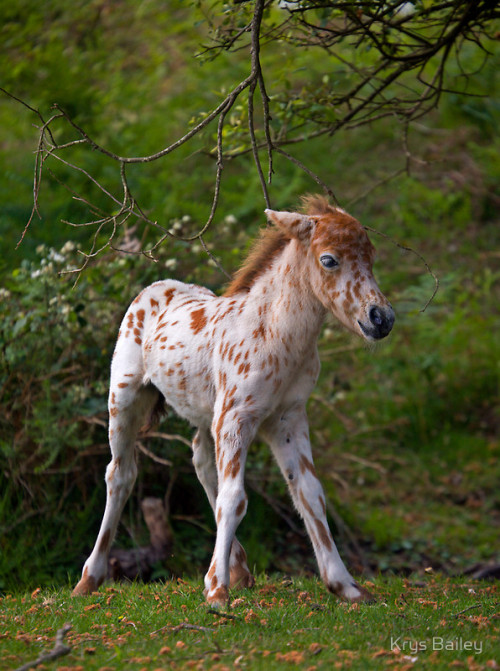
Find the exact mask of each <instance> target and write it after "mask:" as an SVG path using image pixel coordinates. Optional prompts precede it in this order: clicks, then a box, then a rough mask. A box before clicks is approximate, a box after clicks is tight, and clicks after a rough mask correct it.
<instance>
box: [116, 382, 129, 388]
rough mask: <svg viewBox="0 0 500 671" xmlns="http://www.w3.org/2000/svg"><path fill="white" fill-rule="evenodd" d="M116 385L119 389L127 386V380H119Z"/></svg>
mask: <svg viewBox="0 0 500 671" xmlns="http://www.w3.org/2000/svg"><path fill="white" fill-rule="evenodd" d="M118 386H119V387H120V389H123V388H124V387H128V382H120V383H119V384H118Z"/></svg>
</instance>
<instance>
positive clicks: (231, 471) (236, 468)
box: [224, 447, 241, 478]
mask: <svg viewBox="0 0 500 671" xmlns="http://www.w3.org/2000/svg"><path fill="white" fill-rule="evenodd" d="M240 458H241V447H240V448H238V450H237V451H236V454H235V455H234V456H233V458H232V459H231V461H229V463H228V464H227V466H226V468H225V469H224V478H228V477H229V476H231V477H232V478H235V477H236V476H237V475H238V473H239V472H240V469H241V463H240Z"/></svg>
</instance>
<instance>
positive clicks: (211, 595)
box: [205, 586, 229, 608]
mask: <svg viewBox="0 0 500 671" xmlns="http://www.w3.org/2000/svg"><path fill="white" fill-rule="evenodd" d="M205 596H206V599H207V603H208V605H209V606H210V607H211V608H227V606H228V604H229V590H228V589H227V587H224V586H221V587H217V589H215V590H213V591H212V590H211V591H210V592H207V590H205Z"/></svg>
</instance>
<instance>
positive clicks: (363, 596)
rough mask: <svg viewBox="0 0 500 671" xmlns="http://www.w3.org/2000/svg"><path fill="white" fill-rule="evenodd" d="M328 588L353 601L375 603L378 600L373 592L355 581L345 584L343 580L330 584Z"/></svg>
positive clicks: (342, 597) (346, 599)
mask: <svg viewBox="0 0 500 671" xmlns="http://www.w3.org/2000/svg"><path fill="white" fill-rule="evenodd" d="M328 590H329V591H330V592H331V593H332V594H335V595H336V596H338V597H340V598H341V599H344V600H345V601H351V602H352V603H362V602H363V603H373V602H374V601H375V600H376V599H375V597H374V596H373V594H371V593H370V592H369V591H368V590H367V589H365V588H364V587H361V585H358V583H357V582H354V581H353V582H351V583H350V584H347V585H343V584H342V583H341V582H336V583H333V584H330V585H328Z"/></svg>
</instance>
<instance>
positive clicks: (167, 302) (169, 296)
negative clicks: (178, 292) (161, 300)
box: [164, 289, 175, 305]
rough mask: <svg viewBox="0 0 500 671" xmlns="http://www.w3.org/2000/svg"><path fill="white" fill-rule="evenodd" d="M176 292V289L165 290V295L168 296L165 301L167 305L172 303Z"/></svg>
mask: <svg viewBox="0 0 500 671" xmlns="http://www.w3.org/2000/svg"><path fill="white" fill-rule="evenodd" d="M174 294H175V289H167V290H166V291H165V293H164V296H165V298H166V301H165V303H166V305H168V304H169V303H170V301H171V300H172V298H173V297H174Z"/></svg>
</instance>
